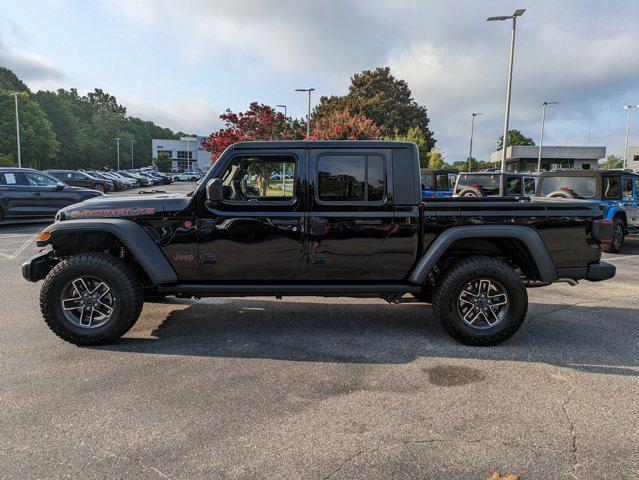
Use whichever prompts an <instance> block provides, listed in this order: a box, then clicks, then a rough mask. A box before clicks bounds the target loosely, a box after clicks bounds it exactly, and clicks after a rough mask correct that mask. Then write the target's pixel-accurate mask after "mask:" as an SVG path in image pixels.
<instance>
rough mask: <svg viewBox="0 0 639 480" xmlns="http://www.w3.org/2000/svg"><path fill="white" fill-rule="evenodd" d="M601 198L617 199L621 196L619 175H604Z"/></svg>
mask: <svg viewBox="0 0 639 480" xmlns="http://www.w3.org/2000/svg"><path fill="white" fill-rule="evenodd" d="M602 190H603V198H605V199H606V200H619V198H621V179H620V178H619V177H604V179H603V189H602Z"/></svg>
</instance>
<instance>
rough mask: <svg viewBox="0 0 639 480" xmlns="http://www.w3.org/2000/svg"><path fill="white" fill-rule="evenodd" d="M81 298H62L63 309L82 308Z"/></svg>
mask: <svg viewBox="0 0 639 480" xmlns="http://www.w3.org/2000/svg"><path fill="white" fill-rule="evenodd" d="M80 302H81V299H79V298H67V299H65V300H62V310H66V311H69V310H77V309H79V308H82V305H81V304H80Z"/></svg>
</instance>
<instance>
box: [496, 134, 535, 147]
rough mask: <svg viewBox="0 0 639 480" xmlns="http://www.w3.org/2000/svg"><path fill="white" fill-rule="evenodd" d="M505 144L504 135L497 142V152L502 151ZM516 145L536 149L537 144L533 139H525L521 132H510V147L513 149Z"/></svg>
mask: <svg viewBox="0 0 639 480" xmlns="http://www.w3.org/2000/svg"><path fill="white" fill-rule="evenodd" d="M503 144H504V136H503V135H502V136H501V137H499V139H498V140H497V150H501V147H502V145H503ZM515 145H518V146H525V147H534V146H535V142H534V141H533V139H532V138H529V137H525V136H524V135H523V134H522V133H521V132H520V131H519V130H508V146H509V147H513V146H515Z"/></svg>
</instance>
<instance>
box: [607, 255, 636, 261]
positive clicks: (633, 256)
mask: <svg viewBox="0 0 639 480" xmlns="http://www.w3.org/2000/svg"><path fill="white" fill-rule="evenodd" d="M627 258H639V256H638V255H624V256H623V257H606V258H605V259H604V260H605V261H606V262H612V261H614V260H625V259H627Z"/></svg>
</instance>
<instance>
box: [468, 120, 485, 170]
mask: <svg viewBox="0 0 639 480" xmlns="http://www.w3.org/2000/svg"><path fill="white" fill-rule="evenodd" d="M479 115H483V113H482V112H476V113H471V119H470V152H469V153H468V171H469V172H470V171H471V169H472V165H473V134H474V133H475V117H478V116H479Z"/></svg>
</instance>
